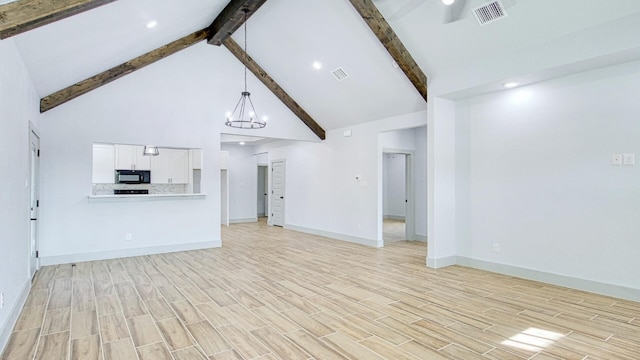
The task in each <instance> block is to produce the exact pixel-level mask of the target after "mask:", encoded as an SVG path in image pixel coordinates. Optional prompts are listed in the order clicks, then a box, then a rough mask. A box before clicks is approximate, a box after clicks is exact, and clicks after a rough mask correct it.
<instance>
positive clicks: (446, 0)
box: [442, 0, 456, 6]
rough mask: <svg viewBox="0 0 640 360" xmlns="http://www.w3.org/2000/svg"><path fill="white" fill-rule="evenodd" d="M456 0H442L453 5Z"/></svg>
mask: <svg viewBox="0 0 640 360" xmlns="http://www.w3.org/2000/svg"><path fill="white" fill-rule="evenodd" d="M455 1H456V0H442V3H443V4H445V5H447V6H449V5H452V4H453V3H454V2H455Z"/></svg>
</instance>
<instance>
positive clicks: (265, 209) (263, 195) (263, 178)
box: [256, 164, 269, 221]
mask: <svg viewBox="0 0 640 360" xmlns="http://www.w3.org/2000/svg"><path fill="white" fill-rule="evenodd" d="M268 189H269V165H266V164H264V165H263V164H259V165H258V191H257V198H256V202H257V211H258V221H266V220H265V218H266V217H267V216H268V215H269V190H268Z"/></svg>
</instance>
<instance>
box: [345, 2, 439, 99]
mask: <svg viewBox="0 0 640 360" xmlns="http://www.w3.org/2000/svg"><path fill="white" fill-rule="evenodd" d="M349 2H351V5H353V7H354V8H355V9H356V10H357V11H358V13H359V14H360V16H361V17H362V19H363V20H364V21H365V22H366V23H367V25H368V26H369V28H370V29H371V31H373V33H374V34H375V35H376V37H377V38H378V40H380V42H381V43H382V45H383V46H384V47H385V48H386V49H387V51H388V52H389V54H390V55H391V57H392V58H393V60H394V61H395V62H396V63H397V64H398V66H399V67H400V69H402V71H403V72H404V73H405V75H406V76H407V78H409V81H411V83H412V84H413V86H414V87H415V88H416V90H418V93H420V96H422V98H423V99H424V101H427V76H426V75H425V74H424V72H422V70H421V69H420V67H419V66H418V64H417V63H416V61H415V60H414V59H413V57H412V56H411V54H410V53H409V51H408V50H407V48H406V47H405V46H404V44H403V43H402V41H400V38H398V35H396V33H395V32H394V31H393V29H392V28H391V26H390V25H389V23H388V22H387V21H386V20H385V19H384V17H383V16H382V14H381V13H380V11H378V8H376V6H375V5H374V4H373V2H372V1H371V0H349Z"/></svg>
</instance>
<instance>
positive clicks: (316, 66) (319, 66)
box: [312, 61, 322, 70]
mask: <svg viewBox="0 0 640 360" xmlns="http://www.w3.org/2000/svg"><path fill="white" fill-rule="evenodd" d="M312 66H313V68H314V69H316V70H320V69H322V63H321V62H320V61H314V62H313V64H312Z"/></svg>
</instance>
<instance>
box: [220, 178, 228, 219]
mask: <svg viewBox="0 0 640 360" xmlns="http://www.w3.org/2000/svg"><path fill="white" fill-rule="evenodd" d="M220 225H224V226H229V170H228V169H220Z"/></svg>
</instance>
